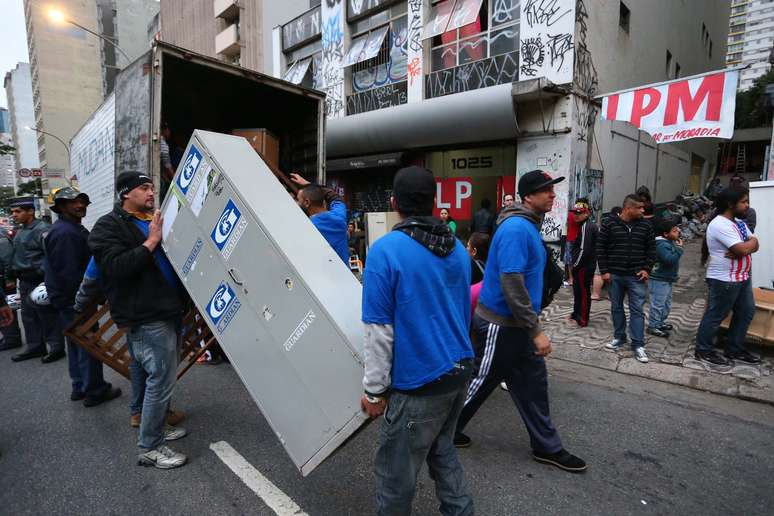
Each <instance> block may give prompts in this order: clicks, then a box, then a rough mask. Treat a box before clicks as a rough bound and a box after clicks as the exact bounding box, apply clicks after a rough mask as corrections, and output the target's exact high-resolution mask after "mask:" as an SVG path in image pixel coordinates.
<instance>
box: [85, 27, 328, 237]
mask: <svg viewBox="0 0 774 516" xmlns="http://www.w3.org/2000/svg"><path fill="white" fill-rule="evenodd" d="M324 110H325V95H324V94H323V93H320V92H318V91H314V90H309V89H306V88H303V87H300V86H297V85H295V84H292V83H289V82H286V81H283V80H280V79H276V78H274V77H269V76H267V75H263V74H260V73H258V72H254V71H251V70H246V69H244V68H240V67H238V66H233V65H229V64H226V63H223V62H221V61H218V60H216V59H212V58H209V57H206V56H202V55H199V54H196V53H194V52H191V51H189V50H185V49H182V48H179V47H175V46H173V45H170V44H168V43H164V42H160V41H157V42H154V44H153V47H152V48H151V50H149V51H148V52H147V53H145V54H144V55H142V56H140V57H139V58H138V59H137V60H136V61H134V62H133V63H132V64H130V65H129V66H127V67H126V68H124V69H123V70H121V72H120V73H119V74H118V76H117V78H116V83H115V88H114V90H113V93H112V94H111V95H110V96H109V97H108V98H107V99H106V100H105V102H104V103H103V104H102V105H101V106H100V107H99V108H97V109H96V110H95V112H94V114H93V115H92V116H91V118H90V119H89V120H88V121H87V122H86V124H85V125H84V126H83V127H82V128H81V129H80V130H79V131H78V133H76V135H75V136H74V137H73V139H72V141H71V162H70V167H71V170H72V172H73V174H75V175H76V176H77V177H78V182H79V184H80V186H81V189H82V190H83V191H84V192H85V193H87V194H88V195H89V197H91V199H92V202H93V206H92V207H91V208H90V211H89V216H88V220H87V222H88V223H89V224H91V223H93V222H94V221H96V219H97V218H99V217H100V216H102V215H104V214H105V213H107V212H108V211H109V210H110V209H111V208H112V204H113V201H114V196H115V193H114V188H113V185H114V183H115V177H116V176H117V174H118V173H120V172H123V171H127V170H135V171H140V172H144V173H145V174H148V175H150V176H151V177H153V180H154V183H155V185H156V190H157V191H159V197H160V198H161V197H163V196H164V195H165V194H166V192H160V188H161V187H162V185H164V186H166V183H165V182H163V181H162V180H161V176H160V173H161V157H160V143H161V140H160V138H161V124H162V122H165V123H166V124H168V125H169V127H170V129H171V130H172V137H171V141H170V142H168V143H169V144H170V147H171V148H172V149H173V150H177V151H178V152H177V155H178V156H180V155H182V151H183V149H184V148H185V146H186V144H187V143H188V140H189V139H190V138H191V135H192V134H193V131H194V130H195V129H204V130H210V131H215V132H219V133H232V132H233V131H234V130H235V129H244V128H253V127H255V128H262V129H264V130H265V131H267V132H268V133H271V135H273V137H274V141H270V140H269V139H268V138H266V143H265V144H264V147H265V152H266V153H267V154H268V155H269V158H268V159H267V161H269V162H271V161H272V160H273V159H276V163H271V165H272V166H273V168H274V169H275V170H279V171H284V172H285V173H288V172H291V171H300V172H301V174H302V175H303V176H304V177H306V178H307V179H308V180H310V181H316V182H319V183H324V182H325V173H324V170H325V167H324V163H325V146H324V144H323V133H324V128H325V114H324ZM310 135H314V137H313V138H310ZM275 142H276V143H275ZM272 146H274V147H276V150H274V149H272ZM173 154H175V152H173ZM275 155H276V158H273V156H275ZM175 168H176V167H175ZM87 227H88V226H87Z"/></svg>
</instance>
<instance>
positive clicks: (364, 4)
mask: <svg viewBox="0 0 774 516" xmlns="http://www.w3.org/2000/svg"><path fill="white" fill-rule="evenodd" d="M392 3H395V0H349V2H348V5H349V9H347V19H348V20H350V21H352V20H353V19H356V18H359V17H361V16H363V15H366V14H368V13H370V12H371V11H375V10H377V9H379V8H380V7H382V6H385V5H389V4H392Z"/></svg>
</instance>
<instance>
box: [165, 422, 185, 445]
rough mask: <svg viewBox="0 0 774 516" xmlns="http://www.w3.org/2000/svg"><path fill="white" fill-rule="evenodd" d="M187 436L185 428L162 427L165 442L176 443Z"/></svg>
mask: <svg viewBox="0 0 774 516" xmlns="http://www.w3.org/2000/svg"><path fill="white" fill-rule="evenodd" d="M186 435H188V432H187V431H186V429H185V428H182V427H179V426H172V425H164V440H165V441H177V440H178V439H182V438H183V437H185V436H186Z"/></svg>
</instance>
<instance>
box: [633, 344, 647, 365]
mask: <svg viewBox="0 0 774 516" xmlns="http://www.w3.org/2000/svg"><path fill="white" fill-rule="evenodd" d="M634 358H636V359H637V362H642V363H643V364H647V363H648V354H647V353H645V348H643V347H642V346H640V347H639V348H634Z"/></svg>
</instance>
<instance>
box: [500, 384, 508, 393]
mask: <svg viewBox="0 0 774 516" xmlns="http://www.w3.org/2000/svg"><path fill="white" fill-rule="evenodd" d="M500 388H501V389H502V390H504V391H507V390H508V384H507V383H505V382H500Z"/></svg>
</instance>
